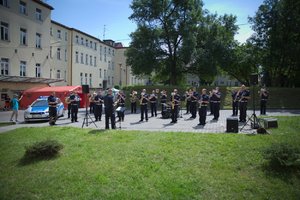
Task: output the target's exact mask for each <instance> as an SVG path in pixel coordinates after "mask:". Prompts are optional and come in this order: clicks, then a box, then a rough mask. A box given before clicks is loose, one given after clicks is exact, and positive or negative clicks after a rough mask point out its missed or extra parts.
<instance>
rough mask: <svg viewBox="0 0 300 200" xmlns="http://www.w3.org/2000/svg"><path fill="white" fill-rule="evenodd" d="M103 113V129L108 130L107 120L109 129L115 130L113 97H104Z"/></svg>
mask: <svg viewBox="0 0 300 200" xmlns="http://www.w3.org/2000/svg"><path fill="white" fill-rule="evenodd" d="M104 107H105V108H104V111H105V129H109V119H110V121H111V128H112V129H116V125H115V109H114V97H113V96H112V95H109V94H107V95H106V96H105V97H104Z"/></svg>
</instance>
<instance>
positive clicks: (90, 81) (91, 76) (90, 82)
mask: <svg viewBox="0 0 300 200" xmlns="http://www.w3.org/2000/svg"><path fill="white" fill-rule="evenodd" d="M90 87H92V74H90Z"/></svg>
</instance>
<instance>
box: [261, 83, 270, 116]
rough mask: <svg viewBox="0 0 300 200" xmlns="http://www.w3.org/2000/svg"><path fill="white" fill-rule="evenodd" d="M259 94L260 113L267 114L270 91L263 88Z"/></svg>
mask: <svg viewBox="0 0 300 200" xmlns="http://www.w3.org/2000/svg"><path fill="white" fill-rule="evenodd" d="M259 96H260V114H261V115H266V110H267V101H268V98H269V92H268V91H267V89H266V88H261V89H260V91H259Z"/></svg>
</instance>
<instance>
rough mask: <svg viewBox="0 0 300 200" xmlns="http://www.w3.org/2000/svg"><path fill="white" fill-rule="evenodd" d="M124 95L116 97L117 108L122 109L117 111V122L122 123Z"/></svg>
mask: <svg viewBox="0 0 300 200" xmlns="http://www.w3.org/2000/svg"><path fill="white" fill-rule="evenodd" d="M125 98H126V97H125V95H121V94H119V96H118V108H119V107H121V108H122V109H121V110H120V111H118V117H119V120H118V121H122V122H123V121H124V117H125V109H124V108H125Z"/></svg>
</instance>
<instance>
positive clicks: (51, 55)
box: [50, 46, 52, 58]
mask: <svg viewBox="0 0 300 200" xmlns="http://www.w3.org/2000/svg"><path fill="white" fill-rule="evenodd" d="M50 58H52V46H50Z"/></svg>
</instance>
